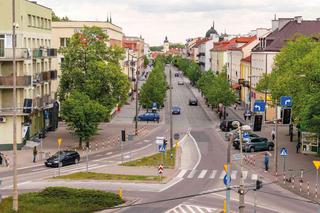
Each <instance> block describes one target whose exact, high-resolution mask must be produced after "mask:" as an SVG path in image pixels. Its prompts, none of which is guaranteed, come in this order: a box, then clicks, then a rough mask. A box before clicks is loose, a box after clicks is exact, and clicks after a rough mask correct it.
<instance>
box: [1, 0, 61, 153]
mask: <svg viewBox="0 0 320 213" xmlns="http://www.w3.org/2000/svg"><path fill="white" fill-rule="evenodd" d="M0 14H1V19H0V135H1V138H0V149H1V150H10V149H12V143H13V138H12V135H13V134H12V132H13V117H12V116H13V54H12V53H13V50H12V47H13V43H12V1H11V0H1V1H0ZM51 14H52V10H51V9H50V8H47V7H45V6H42V5H39V4H37V3H35V2H30V1H27V0H16V23H17V28H16V68H17V78H16V79H17V81H16V82H17V100H16V102H17V138H16V139H17V142H18V148H20V147H22V146H23V144H24V142H25V141H26V140H29V139H30V138H32V137H34V136H37V135H38V134H39V133H40V132H41V131H43V130H44V129H46V130H54V129H55V128H57V125H58V120H57V116H58V109H59V104H58V102H56V101H55V97H56V90H55V89H53V85H54V84H55V82H56V80H57V70H56V68H55V67H54V65H53V63H52V60H53V59H54V58H56V56H57V50H56V49H53V48H51V45H52V38H51V35H52V34H51V27H52V23H51V19H52V18H51Z"/></svg>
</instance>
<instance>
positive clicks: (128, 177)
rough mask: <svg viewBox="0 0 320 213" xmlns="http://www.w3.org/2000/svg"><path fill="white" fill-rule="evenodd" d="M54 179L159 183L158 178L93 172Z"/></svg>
mask: <svg viewBox="0 0 320 213" xmlns="http://www.w3.org/2000/svg"><path fill="white" fill-rule="evenodd" d="M54 179H63V180H138V181H160V176H143V175H120V174H105V173H95V172H77V173H73V174H70V175H64V176H60V177H55V178H54Z"/></svg>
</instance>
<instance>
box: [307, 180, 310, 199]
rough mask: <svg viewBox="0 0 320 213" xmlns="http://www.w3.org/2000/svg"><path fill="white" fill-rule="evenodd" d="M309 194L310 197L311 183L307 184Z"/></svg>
mask: <svg viewBox="0 0 320 213" xmlns="http://www.w3.org/2000/svg"><path fill="white" fill-rule="evenodd" d="M307 193H308V196H310V183H309V181H308V182H307Z"/></svg>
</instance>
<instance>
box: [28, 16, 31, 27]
mask: <svg viewBox="0 0 320 213" xmlns="http://www.w3.org/2000/svg"><path fill="white" fill-rule="evenodd" d="M31 25H32V19H31V15H30V14H28V26H31Z"/></svg>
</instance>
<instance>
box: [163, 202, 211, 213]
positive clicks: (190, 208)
mask: <svg viewBox="0 0 320 213" xmlns="http://www.w3.org/2000/svg"><path fill="white" fill-rule="evenodd" d="M215 211H217V209H216V208H210V207H205V206H197V205H189V204H179V205H178V206H175V207H173V208H172V209H169V210H167V211H166V212H165V213H176V212H181V213H189V212H192V213H194V212H197V213H204V212H206V213H207V212H215Z"/></svg>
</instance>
